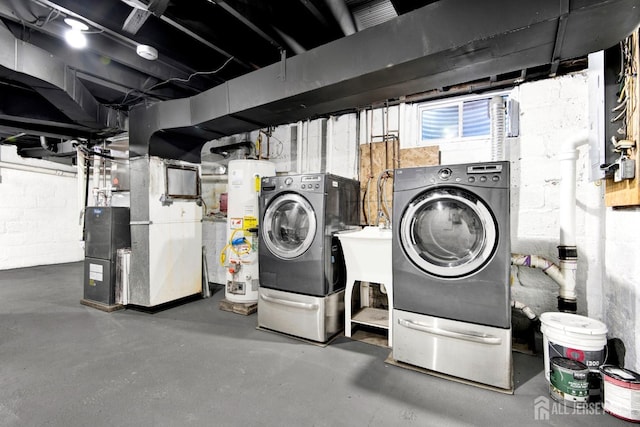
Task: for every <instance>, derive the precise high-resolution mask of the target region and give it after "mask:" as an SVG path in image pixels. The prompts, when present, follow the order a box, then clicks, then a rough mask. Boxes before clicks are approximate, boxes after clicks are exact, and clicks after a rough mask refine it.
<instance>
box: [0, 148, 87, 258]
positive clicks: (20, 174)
mask: <svg viewBox="0 0 640 427" xmlns="http://www.w3.org/2000/svg"><path fill="white" fill-rule="evenodd" d="M0 150H1V153H0V154H1V159H2V161H3V162H9V163H16V164H24V165H28V166H35V167H39V166H43V167H47V168H58V167H59V166H60V165H58V164H56V163H53V162H47V161H41V160H33V159H28V161H27V159H23V158H21V157H20V156H18V155H17V153H16V149H15V147H11V146H0ZM60 169H64V170H69V168H65V167H64V166H63V167H61V168H60ZM0 177H1V179H2V181H1V182H0V270H6V269H11V268H20V267H29V266H35V265H45V264H58V263H66V262H75V261H80V260H82V259H84V250H83V248H82V246H81V243H82V226H81V222H80V210H79V206H78V183H77V178H76V177H75V176H56V175H51V174H45V173H38V172H30V171H20V170H13V169H8V168H3V167H1V166H0Z"/></svg>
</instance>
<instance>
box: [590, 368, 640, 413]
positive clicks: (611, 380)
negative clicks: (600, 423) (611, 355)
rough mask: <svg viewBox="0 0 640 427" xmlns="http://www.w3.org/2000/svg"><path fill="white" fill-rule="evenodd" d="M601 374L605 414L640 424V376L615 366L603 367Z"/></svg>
mask: <svg viewBox="0 0 640 427" xmlns="http://www.w3.org/2000/svg"><path fill="white" fill-rule="evenodd" d="M600 372H601V373H602V385H603V399H602V401H603V408H604V410H605V412H608V413H609V414H611V415H613V416H614V417H617V418H620V419H623V420H625V421H630V422H634V423H640V374H638V373H637V372H634V371H631V370H629V369H624V368H620V367H618V366H614V365H603V366H601V367H600Z"/></svg>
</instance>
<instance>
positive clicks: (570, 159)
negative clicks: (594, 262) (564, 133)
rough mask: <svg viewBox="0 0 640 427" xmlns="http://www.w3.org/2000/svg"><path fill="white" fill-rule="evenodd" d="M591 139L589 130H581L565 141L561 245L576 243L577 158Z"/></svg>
mask: <svg viewBox="0 0 640 427" xmlns="http://www.w3.org/2000/svg"><path fill="white" fill-rule="evenodd" d="M588 140H589V134H588V132H587V131H586V130H585V131H581V132H579V133H578V134H577V135H575V136H574V137H573V138H570V139H567V140H565V141H564V142H563V144H562V147H561V149H560V152H559V153H558V159H559V160H560V246H575V245H576V159H577V158H578V150H577V148H578V146H580V145H582V144H586V143H587V142H588Z"/></svg>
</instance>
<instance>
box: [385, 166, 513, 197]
mask: <svg viewBox="0 0 640 427" xmlns="http://www.w3.org/2000/svg"><path fill="white" fill-rule="evenodd" d="M452 184H454V185H466V186H472V187H488V188H508V187H509V167H508V162H505V161H501V162H488V163H468V164H456V165H440V166H426V167H414V168H403V169H397V170H396V171H395V176H394V182H393V185H394V191H402V190H409V189H415V188H421V187H424V186H428V185H452Z"/></svg>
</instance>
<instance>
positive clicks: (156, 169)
mask: <svg viewBox="0 0 640 427" xmlns="http://www.w3.org/2000/svg"><path fill="white" fill-rule="evenodd" d="M130 168H131V188H132V189H136V192H135V194H134V193H133V192H132V197H131V267H130V268H131V270H130V279H129V292H128V294H129V304H132V305H137V306H142V307H156V306H159V305H160V304H165V303H169V302H172V301H176V300H179V299H181V298H185V297H189V296H192V295H195V294H199V293H201V292H202V207H201V199H200V174H199V167H198V165H196V164H192V163H187V162H183V161H177V160H166V159H161V158H158V157H151V156H144V157H139V158H134V159H131V160H130Z"/></svg>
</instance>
